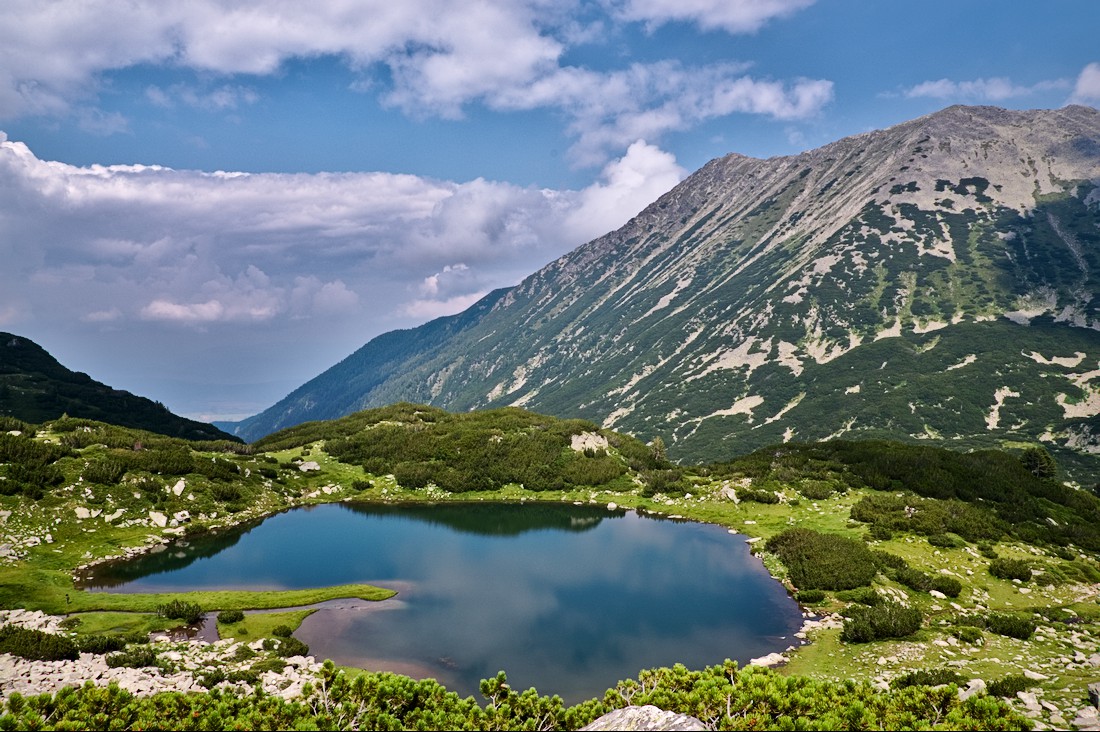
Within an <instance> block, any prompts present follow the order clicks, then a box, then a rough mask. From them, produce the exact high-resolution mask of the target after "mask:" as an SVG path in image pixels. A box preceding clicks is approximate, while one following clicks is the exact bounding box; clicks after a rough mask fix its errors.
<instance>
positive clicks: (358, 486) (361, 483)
mask: <svg viewBox="0 0 1100 732" xmlns="http://www.w3.org/2000/svg"><path fill="white" fill-rule="evenodd" d="M373 487H374V483H372V482H371V481H369V480H353V481H352V482H351V489H352V490H353V491H358V492H362V491H369V490H370V489H371V488H373Z"/></svg>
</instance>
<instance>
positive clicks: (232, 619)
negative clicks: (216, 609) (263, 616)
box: [218, 610, 244, 625]
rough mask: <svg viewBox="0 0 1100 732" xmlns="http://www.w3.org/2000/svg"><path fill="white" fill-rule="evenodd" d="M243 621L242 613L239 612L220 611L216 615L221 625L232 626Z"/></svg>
mask: <svg viewBox="0 0 1100 732" xmlns="http://www.w3.org/2000/svg"><path fill="white" fill-rule="evenodd" d="M242 620H244V612H243V611H241V610H222V611H221V612H220V613H218V622H219V623H221V624H222V625H232V624H234V623H239V622H241V621H242Z"/></svg>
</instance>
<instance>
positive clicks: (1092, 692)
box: [1089, 681, 1100, 709]
mask: <svg viewBox="0 0 1100 732" xmlns="http://www.w3.org/2000/svg"><path fill="white" fill-rule="evenodd" d="M1089 704H1091V705H1093V706H1094V707H1097V708H1098V709H1100V681H1097V682H1095V683H1092V684H1089Z"/></svg>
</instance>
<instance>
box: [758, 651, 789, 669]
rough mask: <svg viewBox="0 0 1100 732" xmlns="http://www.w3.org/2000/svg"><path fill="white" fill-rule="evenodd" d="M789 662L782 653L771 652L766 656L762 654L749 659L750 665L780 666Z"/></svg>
mask: <svg viewBox="0 0 1100 732" xmlns="http://www.w3.org/2000/svg"><path fill="white" fill-rule="evenodd" d="M786 662H787V657H786V656H784V655H783V654H782V653H769V654H768V655H766V656H760V657H759V658H754V659H752V660H751V661H749V665H750V666H765V667H767V666H779V665H780V664H784V663H786Z"/></svg>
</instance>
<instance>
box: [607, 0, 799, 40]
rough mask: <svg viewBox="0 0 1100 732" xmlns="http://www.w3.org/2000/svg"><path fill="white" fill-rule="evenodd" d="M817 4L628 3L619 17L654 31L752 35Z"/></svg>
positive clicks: (732, 0) (778, 0) (753, 0)
mask: <svg viewBox="0 0 1100 732" xmlns="http://www.w3.org/2000/svg"><path fill="white" fill-rule="evenodd" d="M814 2H815V0H626V2H625V3H623V4H622V7H621V8H620V10H619V13H620V15H621V16H622V17H624V18H626V19H628V20H640V21H645V22H647V23H649V24H650V26H652V27H656V26H659V25H662V24H664V23H668V22H672V21H684V22H690V23H695V24H697V25H698V26H699V27H700V28H702V29H704V30H724V31H727V32H729V33H752V32H755V31H757V30H759V29H760V28H761V27H763V26H764V24H765V23H767V22H768V21H770V20H772V19H773V18H785V17H788V16H790V15H793V14H794V13H796V12H798V11H799V10H803V9H805V8H808V7H809V6H811V5H813V4H814Z"/></svg>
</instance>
